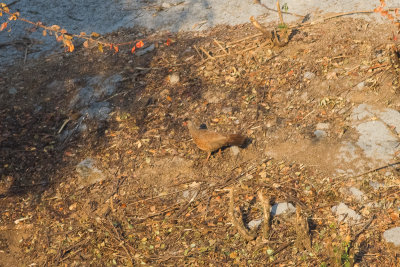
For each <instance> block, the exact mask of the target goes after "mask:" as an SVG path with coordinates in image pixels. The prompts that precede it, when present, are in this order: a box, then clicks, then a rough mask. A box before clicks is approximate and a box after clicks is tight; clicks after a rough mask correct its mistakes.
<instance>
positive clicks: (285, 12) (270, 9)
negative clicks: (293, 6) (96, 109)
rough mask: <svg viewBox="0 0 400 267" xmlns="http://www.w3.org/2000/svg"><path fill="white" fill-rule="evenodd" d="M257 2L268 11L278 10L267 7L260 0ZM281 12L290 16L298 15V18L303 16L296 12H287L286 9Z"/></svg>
mask: <svg viewBox="0 0 400 267" xmlns="http://www.w3.org/2000/svg"><path fill="white" fill-rule="evenodd" d="M257 4H259V5H261V6H263V7H264V8H265V9H267V10H269V11H274V12H278V10H275V9H273V8H270V7H267V6H266V5H265V4H263V3H261V2H260V1H257ZM282 13H283V14H288V15H292V16H296V17H300V18H304V17H305V16H304V15H299V14H296V13H292V12H287V11H283V12H282Z"/></svg>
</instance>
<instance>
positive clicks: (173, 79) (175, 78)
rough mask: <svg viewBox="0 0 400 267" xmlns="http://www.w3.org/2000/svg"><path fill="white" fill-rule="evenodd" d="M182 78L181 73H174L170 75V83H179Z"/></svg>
mask: <svg viewBox="0 0 400 267" xmlns="http://www.w3.org/2000/svg"><path fill="white" fill-rule="evenodd" d="M179 80H180V78H179V74H178V73H177V72H174V73H172V74H171V75H169V83H170V84H171V85H174V84H177V83H178V82H179Z"/></svg>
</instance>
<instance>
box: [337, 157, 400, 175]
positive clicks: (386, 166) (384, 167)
mask: <svg viewBox="0 0 400 267" xmlns="http://www.w3.org/2000/svg"><path fill="white" fill-rule="evenodd" d="M399 164H400V161H397V162H394V163H389V164H386V165H385V166H382V167H378V168H375V169H372V170H369V171H365V172H362V173H360V174H356V175H351V176H347V177H346V174H343V175H340V176H338V177H336V178H343V177H346V179H349V178H357V177H360V176H363V175H365V174H368V173H371V172H376V171H380V170H383V169H386V168H389V167H393V166H395V165H399Z"/></svg>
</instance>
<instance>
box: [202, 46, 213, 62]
mask: <svg viewBox="0 0 400 267" xmlns="http://www.w3.org/2000/svg"><path fill="white" fill-rule="evenodd" d="M200 50H201V51H203V53H204V54H206V55H207V57H208V58H211V59H213V60H215V58H214V57H213V56H211V55H210V54H209V53H208V52H207V51H206V50H205V49H204V48H203V47H200Z"/></svg>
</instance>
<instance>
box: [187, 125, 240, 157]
mask: <svg viewBox="0 0 400 267" xmlns="http://www.w3.org/2000/svg"><path fill="white" fill-rule="evenodd" d="M186 124H187V127H188V129H189V133H190V135H191V136H192V138H193V141H194V143H195V144H196V145H197V147H198V148H200V149H201V150H204V151H206V152H208V156H207V160H208V159H209V157H210V155H211V153H212V152H213V151H216V150H218V149H221V148H222V147H224V146H242V145H243V144H244V142H245V141H246V137H245V136H243V135H240V134H227V135H225V134H220V133H217V132H213V131H209V130H207V129H198V128H196V127H195V126H194V125H193V123H192V122H191V121H187V122H186Z"/></svg>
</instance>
